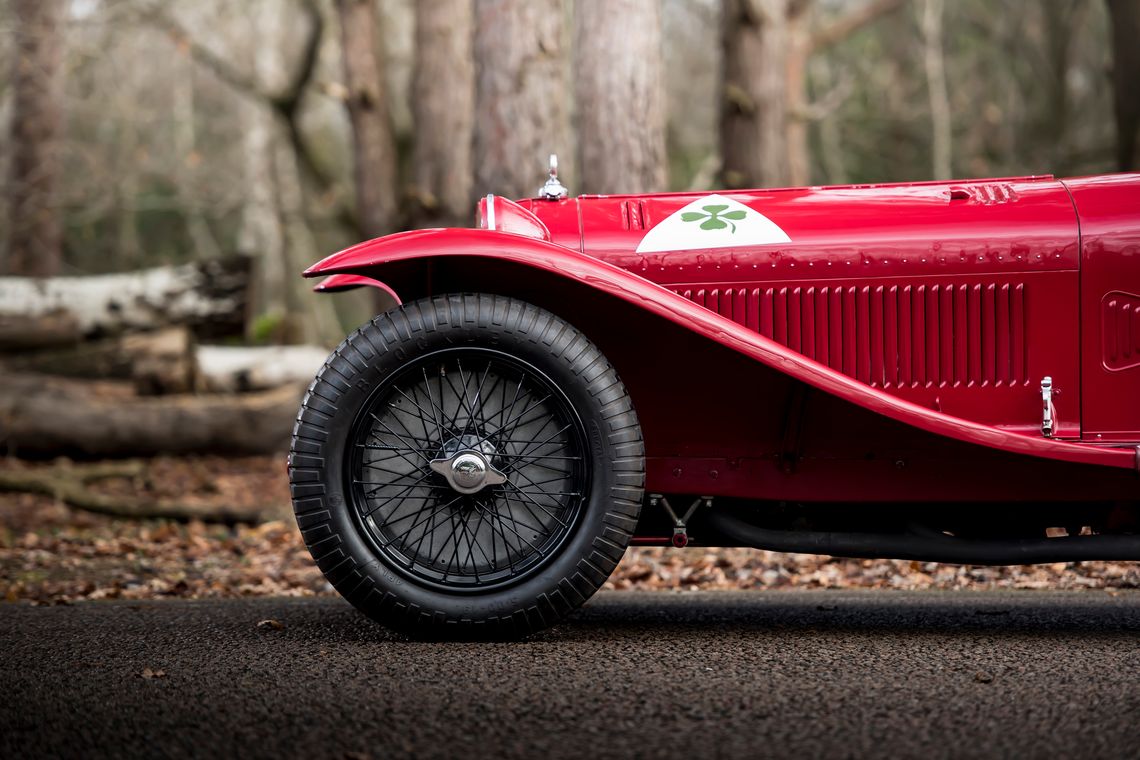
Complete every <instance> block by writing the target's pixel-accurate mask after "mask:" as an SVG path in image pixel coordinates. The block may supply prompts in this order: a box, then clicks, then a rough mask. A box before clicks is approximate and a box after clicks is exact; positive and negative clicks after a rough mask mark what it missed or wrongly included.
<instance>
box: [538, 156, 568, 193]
mask: <svg viewBox="0 0 1140 760" xmlns="http://www.w3.org/2000/svg"><path fill="white" fill-rule="evenodd" d="M568 195H570V191H569V190H567V189H566V186H565V185H563V184H562V183H561V182H559V181H558V156H557V155H556V154H554V153H551V154H550V174H549V175H548V176H547V178H546V184H544V185H543V186H542V187H540V188H539V189H538V197H539V198H542V199H543V200H547V201H560V200H562V199H563V198H565V197H566V196H568Z"/></svg>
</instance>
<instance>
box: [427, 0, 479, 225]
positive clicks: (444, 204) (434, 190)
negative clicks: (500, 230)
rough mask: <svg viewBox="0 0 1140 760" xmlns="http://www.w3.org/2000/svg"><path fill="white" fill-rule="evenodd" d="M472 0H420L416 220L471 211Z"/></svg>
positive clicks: (456, 217) (448, 218) (465, 216)
mask: <svg viewBox="0 0 1140 760" xmlns="http://www.w3.org/2000/svg"><path fill="white" fill-rule="evenodd" d="M471 2H472V0H432V2H419V3H416V7H415V11H416V41H415V46H416V47H415V72H414V81H413V84H412V92H413V93H414V97H413V98H412V115H413V119H414V121H415V131H416V136H415V155H414V157H413V159H412V163H413V165H414V168H413V170H412V171H413V176H414V182H415V187H414V189H413V191H412V194H413V197H414V201H415V205H416V207H417V208H416V213H415V216H416V217H417V220H416V221H417V222H419V221H427V220H432V221H434V222H442V223H445V224H456V223H460V222H462V221H466V220H469V219H470V217H471V215H472V213H473V212H472V202H473V200H474V198H473V197H472V187H471V182H472V177H473V174H472V156H471V148H472V144H473V140H474V127H475V61H474V58H473V49H472V46H473V44H474V9H473V7H472V5H471Z"/></svg>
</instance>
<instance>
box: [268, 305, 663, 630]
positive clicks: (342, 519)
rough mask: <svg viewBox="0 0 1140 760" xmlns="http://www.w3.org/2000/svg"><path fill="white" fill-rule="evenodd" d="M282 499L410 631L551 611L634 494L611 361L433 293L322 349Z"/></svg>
mask: <svg viewBox="0 0 1140 760" xmlns="http://www.w3.org/2000/svg"><path fill="white" fill-rule="evenodd" d="M289 482H290V487H291V489H292V494H293V511H294V513H295V514H296V516H297V525H298V527H299V528H300V529H301V535H302V536H303V537H304V539H305V545H306V546H307V547H308V549H309V552H310V553H311V554H312V555H313V559H314V560H315V561H316V563H317V566H318V567H319V568H320V569H321V572H322V573H324V575H325V577H326V578H327V579H328V581H329V583H331V584H332V585H333V587H334V588H335V589H336V590H337V591H338V592H339V593H340V594H341V595H342V596H344V598H345V599H347V600H348V601H349V602H351V603H352V604H353V605H355V606H356V607H357V608H358V609H360V610H361V611H363V612H364V613H366V614H368V615H369V616H370V617H372V618H374V619H375V620H378V621H380V622H382V623H384V624H385V625H388V626H390V627H392V628H396V629H398V630H401V631H404V632H407V633H411V634H413V635H416V636H424V637H428V638H434V637H438V636H448V637H468V636H477V637H487V636H490V637H500V636H501V637H507V638H514V637H517V636H518V635H523V634H526V633H530V632H533V631H536V630H539V629H540V628H544V627H546V626H548V625H551V624H553V623H555V622H557V621H558V620H560V619H562V617H563V616H565V615H566V614H568V613H569V612H571V611H572V610H574V609H575V608H576V607H578V606H580V605H581V604H582V603H583V602H585V601H586V600H587V599H588V598H589V597H590V596H591V595H592V594H593V593H594V592H595V591H597V590H598V589H599V588H600V587H601V586H602V584H604V583H605V582H606V578H608V577H609V574H610V573H612V572H613V570H614V568H615V567H617V564H618V562H619V561H620V560H621V558H622V555H623V553H624V552H625V549H626V547H627V546H628V545H629V541H630V538H631V537H632V536H633V533H634V531H635V530H636V528H637V520H638V516H639V514H640V512H641V504H642V501H643V499H644V496H645V494H644V485H645V451H644V446H643V444H642V440H641V426H640V425H639V424H638V421H637V414H636V412H635V411H634V408H633V401H632V399H631V398H630V396H629V393H628V392H627V390H626V388H625V386H624V385H623V384H622V382H621V379H620V378H619V377H618V373H617V371H616V370H615V369H614V367H613V366H612V365H611V364H610V363H609V361H608V360H607V359H606V357H605V356H604V355H603V354H602V352H601V350H600V349H599V348H598V347H597V346H596V345H595V344H594V343H593V342H592V341H590V339H589V338H587V337H586V335H584V334H583V333H582V332H580V331H579V330H577V329H575V328H574V327H573V326H572V325H570V324H569V323H568V322H566V321H565V320H563V319H561V318H560V317H558V316H556V315H554V314H552V313H550V312H549V311H546V310H544V309H541V308H539V307H537V306H534V305H532V304H528V303H524V302H522V301H518V300H516V299H512V298H505V297H502V296H494V295H487V294H470V293H465V294H453V295H443V296H433V297H431V298H424V299H421V300H418V301H412V302H411V303H407V304H404V305H402V306H400V307H399V308H396V309H393V310H391V311H389V312H386V313H384V314H381V315H380V316H378V317H376V318H375V319H373V320H371V321H370V322H368V323H366V324H365V325H363V326H362V327H361V328H360V329H359V330H357V331H356V332H354V333H352V334H351V335H349V336H348V337H347V338H346V339H345V340H344V342H343V343H341V345H340V346H338V347H337V349H336V351H334V352H333V354H332V355H331V356H330V357H329V359H328V361H326V362H325V366H324V367H323V368H322V369H321V371H320V372H319V373H318V374H317V377H316V379H315V380H314V381H313V384H312V385H311V386H309V391H308V393H306V394H305V399H304V401H303V402H302V404H301V411H300V413H299V415H298V417H297V424H296V426H295V427H294V429H293V444H292V448H291V449H290V454H289Z"/></svg>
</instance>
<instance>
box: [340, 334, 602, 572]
mask: <svg viewBox="0 0 1140 760" xmlns="http://www.w3.org/2000/svg"><path fill="white" fill-rule="evenodd" d="M585 441H586V437H585V431H584V429H583V427H582V423H581V420H580V418H579V417H578V415H577V413H576V412H575V410H574V408H573V406H572V405H571V403H570V401H569V400H568V399H567V398H566V395H565V394H564V393H563V392H562V391H561V389H559V388H558V387H557V386H556V385H555V384H554V383H553V382H552V381H551V380H550V379H549V378H548V377H547V376H546V375H545V374H544V373H542V372H541V371H540V370H538V369H537V368H535V367H534V366H532V365H530V364H528V363H526V362H523V361H521V360H519V359H517V358H515V357H512V356H509V355H507V354H504V353H502V352H499V351H492V350H487V349H474V348H464V349H446V350H443V351H438V352H435V353H432V354H429V355H427V356H424V357H421V358H420V359H418V360H416V361H414V362H411V363H409V364H408V365H406V366H404V367H402V368H401V369H400V370H398V371H397V372H395V373H393V374H392V375H390V376H389V377H388V378H387V379H385V380H384V381H383V382H381V383H380V384H379V385H378V386H377V388H376V389H375V390H374V391H373V393H372V394H371V396H370V397H369V399H368V401H367V402H366V403H365V404H364V405H363V406H362V408H361V412H360V414H359V415H358V416H357V420H356V423H355V424H354V426H353V433H352V436H351V445H352V452H351V454H350V456H349V457H348V460H349V464H350V466H349V470H350V472H349V475H350V477H351V484H352V488H351V493H352V495H353V499H352V501H353V506H354V512H355V516H356V518H357V520H358V522H359V523H360V525H361V526H362V527H363V529H364V534H365V536H366V537H367V538H368V539H369V540H370V541H371V543H372V544H373V546H374V549H375V550H376V552H377V554H378V556H379V557H381V558H382V559H383V560H385V561H386V564H388V565H389V566H391V567H392V568H394V569H395V570H397V571H398V572H400V573H402V574H404V575H406V576H410V577H411V578H413V579H415V580H416V581H417V582H419V583H421V584H426V585H429V586H435V587H439V588H442V589H446V590H448V591H473V592H480V591H487V590H489V589H493V588H497V587H501V586H503V585H507V584H511V583H515V582H518V581H520V580H522V579H524V578H526V577H528V576H530V575H532V574H533V573H535V572H536V571H537V570H538V569H539V568H541V567H542V566H543V565H544V564H545V563H546V562H547V561H548V560H549V559H550V558H551V557H553V556H554V555H556V554H557V553H558V551H559V549H560V548H561V547H562V546H563V545H564V544H565V543H566V542H567V541H568V540H569V538H570V537H571V536H572V535H573V533H574V530H575V528H576V526H577V523H578V521H579V518H580V516H581V514H582V511H583V505H584V503H585V499H586V494H587V493H588V488H589V473H590V467H589V459H588V456H587V450H586V445H585Z"/></svg>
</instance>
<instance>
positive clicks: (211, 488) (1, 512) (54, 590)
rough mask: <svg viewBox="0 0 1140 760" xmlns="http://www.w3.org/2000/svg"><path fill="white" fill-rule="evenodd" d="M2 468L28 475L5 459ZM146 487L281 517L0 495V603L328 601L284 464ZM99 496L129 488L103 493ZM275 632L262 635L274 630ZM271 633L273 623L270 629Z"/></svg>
mask: <svg viewBox="0 0 1140 760" xmlns="http://www.w3.org/2000/svg"><path fill="white" fill-rule="evenodd" d="M0 466H6V467H7V466H18V467H24V466H30V465H27V464H24V463H12V462H11V461H7V462H3V463H2V464H0ZM145 481H146V482H145V483H143V484H142V486H143V487H146V488H148V489H151V490H152V491H154V492H155V493H159V494H163V495H166V494H174V495H180V496H192V497H194V498H200V499H204V500H209V499H222V500H231V501H232V502H234V503H241V502H240V500H242V499H249V500H256V501H257V502H258V503H265V502H266V500H268V501H270V502H271V503H276V504H279V505H280V509H281V514H282V515H283V516H282V519H279V520H272V521H270V522H266V523H263V524H261V525H256V526H243V525H239V526H235V527H225V526H220V525H206V524H203V523H201V522H191V523H186V524H180V523H174V522H170V521H165V520H143V521H132V520H120V519H113V518H108V517H103V516H100V515H92V514H88V513H85V512H80V511H76V510H73V509H71V508H69V507H66V506H64V505H61V504H58V503H55V502H54V501H53V500H52V499H50V498H47V497H42V496H33V495H26V494H0V597H2V598H4V599H7V600H8V601H13V602H14V601H32V602H37V603H42V604H51V603H56V604H61V603H67V602H71V601H75V600H81V599H161V598H209V597H241V596H281V595H286V596H298V595H312V594H329V593H333V591H332V588H331V587H330V586H329V585H328V583H326V582H325V580H324V578H323V577H322V576H321V573H320V571H319V570H317V568H316V567H315V566H314V565H313V562H312V560H311V559H310V557H309V554H308V552H307V551H306V549H305V546H304V544H303V543H302V541H301V537H300V534H299V533H298V532H297V527H296V525H295V524H294V523H293V521H292V519H291V518H290V517H288V512H289V510H288V498H289V496H288V485H287V483H286V482H285V473H284V467H283V459H282V458H281V457H255V458H241V459H226V458H221V457H195V458H190V457H187V458H166V459H159V460H154V462H153V463H151V464H150V465H148V472H147V476H146V478H145ZM104 487H106V488H107V489H109V490H110V489H112V488H124V487H127V486H126V484H123V483H120V484H115V483H108V484H106V485H105V486H104ZM792 587H795V588H896V589H978V588H1025V589H1043V588H1051V589H1057V588H1059V589H1079V588H1093V589H1115V588H1140V563H1128V562H1071V563H1055V564H1052V565H1030V566H1023V567H973V566H959V565H939V564H935V563H930V562H912V561H898V560H851V559H837V558H832V557H817V556H811V555H794V554H779V553H775V552H765V551H757V550H753V549H702V548H689V549H659V548H644V547H638V548H633V549H630V550H629V551H628V552H627V553H626V556H625V559H624V560H623V561H622V563H621V565H620V566H619V567H618V569H617V571H616V572H615V573H614V575H613V577H611V578H610V580H609V581H608V582H607V583H606V588H609V589H621V590H624V589H678V590H691V589H753V588H771V589H779V588H792ZM274 622H276V621H272V620H266V621H261V622H260V623H258V626H259V627H262V628H266V629H269V630H277V627H276V626H274V625H273V623H274ZM278 625H280V623H278Z"/></svg>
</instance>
